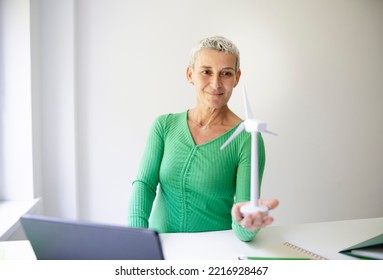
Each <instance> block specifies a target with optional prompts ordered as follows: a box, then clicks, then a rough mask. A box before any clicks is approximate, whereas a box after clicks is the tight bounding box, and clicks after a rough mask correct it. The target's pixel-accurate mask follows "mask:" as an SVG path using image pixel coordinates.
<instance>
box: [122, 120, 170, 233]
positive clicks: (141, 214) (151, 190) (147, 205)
mask: <svg viewBox="0 0 383 280" xmlns="http://www.w3.org/2000/svg"><path fill="white" fill-rule="evenodd" d="M162 118H164V116H161V117H159V118H157V119H156V120H155V122H154V124H153V125H152V128H151V130H150V132H149V136H148V139H147V142H146V147H145V149H144V154H143V156H142V158H141V162H140V166H139V169H138V174H137V177H136V179H135V180H134V181H133V183H132V186H133V188H132V193H131V196H130V201H129V208H128V226H131V227H144V228H147V227H148V226H149V224H148V220H149V216H150V213H151V210H152V206H153V201H154V199H155V196H156V189H157V185H158V182H159V169H160V166H161V161H162V156H163V151H164V140H163V137H164V127H163V126H162V122H161V119H162Z"/></svg>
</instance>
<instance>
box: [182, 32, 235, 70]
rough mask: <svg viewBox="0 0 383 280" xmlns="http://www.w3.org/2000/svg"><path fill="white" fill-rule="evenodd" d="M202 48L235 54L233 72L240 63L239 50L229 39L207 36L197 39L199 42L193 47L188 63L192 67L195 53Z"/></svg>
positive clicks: (195, 56)
mask: <svg viewBox="0 0 383 280" xmlns="http://www.w3.org/2000/svg"><path fill="white" fill-rule="evenodd" d="M203 49H211V50H216V51H220V52H226V53H230V54H233V55H235V58H236V63H235V72H237V71H238V69H239V66H240V63H239V50H238V48H237V46H236V45H235V44H234V43H233V42H232V41H230V40H229V39H227V38H225V37H222V36H212V37H207V38H205V39H202V40H201V41H199V43H198V44H197V45H196V46H195V47H194V48H193V50H192V52H191V55H190V61H189V65H190V66H191V67H194V63H195V60H196V58H197V54H198V52H199V51H200V50H203Z"/></svg>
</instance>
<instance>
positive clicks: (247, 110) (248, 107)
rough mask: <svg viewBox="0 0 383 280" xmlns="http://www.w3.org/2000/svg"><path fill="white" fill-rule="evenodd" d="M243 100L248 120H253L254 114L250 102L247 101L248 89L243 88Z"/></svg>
mask: <svg viewBox="0 0 383 280" xmlns="http://www.w3.org/2000/svg"><path fill="white" fill-rule="evenodd" d="M243 99H244V101H245V113H246V119H252V118H253V112H252V111H251V108H250V105H249V100H248V99H247V93H246V87H245V86H243Z"/></svg>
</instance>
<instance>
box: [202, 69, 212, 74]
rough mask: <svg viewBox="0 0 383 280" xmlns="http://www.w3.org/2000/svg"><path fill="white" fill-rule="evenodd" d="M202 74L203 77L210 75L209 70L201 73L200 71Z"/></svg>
mask: <svg viewBox="0 0 383 280" xmlns="http://www.w3.org/2000/svg"><path fill="white" fill-rule="evenodd" d="M202 74H203V75H210V74H211V71H210V70H203V71H202Z"/></svg>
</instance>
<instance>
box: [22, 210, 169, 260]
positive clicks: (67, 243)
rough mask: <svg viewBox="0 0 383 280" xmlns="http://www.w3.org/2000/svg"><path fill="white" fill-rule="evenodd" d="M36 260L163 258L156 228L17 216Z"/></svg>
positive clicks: (28, 215) (36, 216)
mask: <svg viewBox="0 0 383 280" xmlns="http://www.w3.org/2000/svg"><path fill="white" fill-rule="evenodd" d="M20 222H21V224H22V227H23V229H24V232H25V235H26V236H27V238H28V240H29V241H30V243H31V245H32V248H33V250H34V252H35V254H36V258H37V259H39V260H162V259H164V256H163V251H162V246H161V242H160V238H159V235H158V233H157V232H155V231H152V230H150V229H144V228H129V227H123V226H115V225H104V224H96V223H90V222H82V221H77V220H68V219H61V218H54V217H47V216H38V215H30V214H27V215H24V216H22V217H21V218H20Z"/></svg>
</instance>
